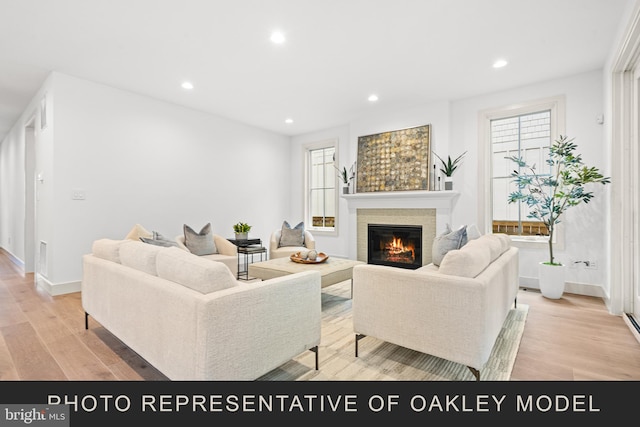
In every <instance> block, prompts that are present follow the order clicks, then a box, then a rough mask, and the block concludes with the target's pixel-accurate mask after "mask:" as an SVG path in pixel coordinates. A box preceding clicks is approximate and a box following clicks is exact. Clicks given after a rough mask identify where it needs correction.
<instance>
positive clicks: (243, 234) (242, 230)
mask: <svg viewBox="0 0 640 427" xmlns="http://www.w3.org/2000/svg"><path fill="white" fill-rule="evenodd" d="M249 230H251V226H250V225H249V224H247V223H246V222H239V223H237V224H234V225H233V231H234V232H235V234H236V240H247V239H248V238H249Z"/></svg>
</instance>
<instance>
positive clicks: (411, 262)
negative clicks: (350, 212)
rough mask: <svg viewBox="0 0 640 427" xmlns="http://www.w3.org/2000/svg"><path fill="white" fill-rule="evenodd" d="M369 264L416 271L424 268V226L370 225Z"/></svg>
mask: <svg viewBox="0 0 640 427" xmlns="http://www.w3.org/2000/svg"><path fill="white" fill-rule="evenodd" d="M368 234H369V235H368V251H367V258H368V259H367V262H368V263H369V264H378V265H388V266H392V267H401V268H409V269H416V268H419V267H421V266H422V226H420V225H385V224H369V225H368Z"/></svg>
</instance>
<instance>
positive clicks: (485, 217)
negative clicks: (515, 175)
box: [478, 95, 566, 250]
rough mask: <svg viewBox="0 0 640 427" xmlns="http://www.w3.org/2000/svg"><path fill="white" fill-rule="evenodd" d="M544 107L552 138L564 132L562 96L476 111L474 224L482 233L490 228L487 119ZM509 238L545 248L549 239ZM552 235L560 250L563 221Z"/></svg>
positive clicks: (489, 159)
mask: <svg viewBox="0 0 640 427" xmlns="http://www.w3.org/2000/svg"><path fill="white" fill-rule="evenodd" d="M544 110H549V111H550V112H551V138H552V141H553V140H555V139H556V138H557V137H558V136H560V135H565V127H566V126H565V97H564V95H560V96H555V97H550V98H544V99H539V100H534V101H527V102H523V103H518V104H511V105H507V106H503V107H498V108H491V109H487V110H483V111H480V113H479V114H478V224H479V226H480V227H481V231H482V232H484V233H491V231H492V229H493V191H492V188H491V185H492V181H493V180H492V176H493V174H492V173H491V172H492V170H491V158H492V149H491V121H492V120H495V119H503V118H507V117H513V116H519V115H523V114H531V113H536V112H538V111H544ZM509 237H510V238H511V241H512V242H513V244H514V246H517V247H521V248H528V249H547V248H548V247H549V238H548V237H545V236H509ZM554 238H555V242H554V248H556V249H558V250H563V249H564V227H563V223H560V224H558V225H557V227H556V229H555V232H554Z"/></svg>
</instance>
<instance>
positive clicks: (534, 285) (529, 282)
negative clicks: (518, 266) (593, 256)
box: [520, 277, 606, 299]
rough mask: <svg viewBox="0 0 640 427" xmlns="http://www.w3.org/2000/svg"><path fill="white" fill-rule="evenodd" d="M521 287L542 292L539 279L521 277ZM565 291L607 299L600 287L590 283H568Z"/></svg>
mask: <svg viewBox="0 0 640 427" xmlns="http://www.w3.org/2000/svg"><path fill="white" fill-rule="evenodd" d="M520 287H521V288H529V289H537V290H540V285H539V284H538V279H537V278H534V277H521V278H520ZM564 291H565V292H567V293H570V294H576V295H585V296H590V297H597V298H602V299H605V298H606V295H605V293H604V291H603V289H602V286H600V285H592V284H589V283H575V282H566V283H565V285H564Z"/></svg>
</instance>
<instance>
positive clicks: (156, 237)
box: [140, 231, 178, 247]
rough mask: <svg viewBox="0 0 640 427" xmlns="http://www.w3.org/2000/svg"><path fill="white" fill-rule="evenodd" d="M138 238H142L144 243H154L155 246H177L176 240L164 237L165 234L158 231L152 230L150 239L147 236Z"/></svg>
mask: <svg viewBox="0 0 640 427" xmlns="http://www.w3.org/2000/svg"><path fill="white" fill-rule="evenodd" d="M140 240H142V241H143V242H145V243H149V244H151V245H156V246H164V247H171V246H178V242H176V241H175V240H171V239H168V238H166V237H165V236H163V235H162V234H160V233H158V232H157V231H154V232H153V237H152V238H151V239H149V238H147V237H140Z"/></svg>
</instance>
